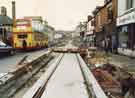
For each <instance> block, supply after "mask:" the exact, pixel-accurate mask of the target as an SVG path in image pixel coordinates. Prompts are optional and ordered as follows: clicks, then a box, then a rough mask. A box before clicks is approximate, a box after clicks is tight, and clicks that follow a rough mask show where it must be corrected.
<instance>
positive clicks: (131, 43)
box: [117, 11, 135, 56]
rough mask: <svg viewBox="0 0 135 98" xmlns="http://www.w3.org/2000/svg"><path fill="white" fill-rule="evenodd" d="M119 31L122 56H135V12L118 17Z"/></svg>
mask: <svg viewBox="0 0 135 98" xmlns="http://www.w3.org/2000/svg"><path fill="white" fill-rule="evenodd" d="M117 31H118V39H119V49H118V51H119V52H120V53H122V54H125V55H128V56H131V55H132V56H133V55H134V54H135V53H134V52H135V51H134V49H135V11H132V12H130V13H127V14H124V15H122V16H121V17H118V19H117ZM134 56H135V55H134Z"/></svg>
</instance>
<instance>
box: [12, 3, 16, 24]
mask: <svg viewBox="0 0 135 98" xmlns="http://www.w3.org/2000/svg"><path fill="white" fill-rule="evenodd" d="M12 19H13V26H15V20H16V6H15V1H12Z"/></svg>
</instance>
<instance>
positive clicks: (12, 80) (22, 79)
mask: <svg viewBox="0 0 135 98" xmlns="http://www.w3.org/2000/svg"><path fill="white" fill-rule="evenodd" d="M52 59H53V56H52V55H51V53H47V54H46V53H45V54H43V55H42V56H40V57H39V58H37V59H35V60H33V61H31V62H29V63H27V64H24V65H22V66H21V67H19V68H18V69H15V70H14V71H11V72H9V73H8V74H6V75H5V76H3V77H1V78H0V98H11V97H12V96H14V95H15V94H16V92H17V91H18V90H19V89H21V88H22V87H23V86H24V85H25V84H26V83H27V82H28V81H29V80H30V79H31V78H32V77H33V76H34V75H35V74H37V73H38V72H39V71H40V69H42V68H43V67H46V65H47V64H48V62H49V61H50V60H52Z"/></svg>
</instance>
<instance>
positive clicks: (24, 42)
mask: <svg viewBox="0 0 135 98" xmlns="http://www.w3.org/2000/svg"><path fill="white" fill-rule="evenodd" d="M26 48H27V42H26V40H25V39H24V40H23V50H26Z"/></svg>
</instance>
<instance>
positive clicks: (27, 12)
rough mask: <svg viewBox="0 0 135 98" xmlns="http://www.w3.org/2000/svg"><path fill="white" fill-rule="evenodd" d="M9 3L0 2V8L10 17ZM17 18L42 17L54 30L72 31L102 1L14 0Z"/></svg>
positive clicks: (6, 0)
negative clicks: (3, 8)
mask: <svg viewBox="0 0 135 98" xmlns="http://www.w3.org/2000/svg"><path fill="white" fill-rule="evenodd" d="M11 1H12V0H0V6H2V5H4V6H6V7H7V8H8V14H9V15H10V16H11ZM15 1H16V7H17V17H22V16H33V15H36V16H39V15H41V16H43V17H44V19H46V20H47V21H48V22H49V24H50V25H52V26H54V27H55V28H56V29H64V30H72V29H74V28H75V26H76V25H77V24H78V23H79V22H80V21H83V20H86V18H87V15H89V14H91V11H93V9H94V8H95V7H96V6H97V5H102V4H103V1H104V0H15Z"/></svg>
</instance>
